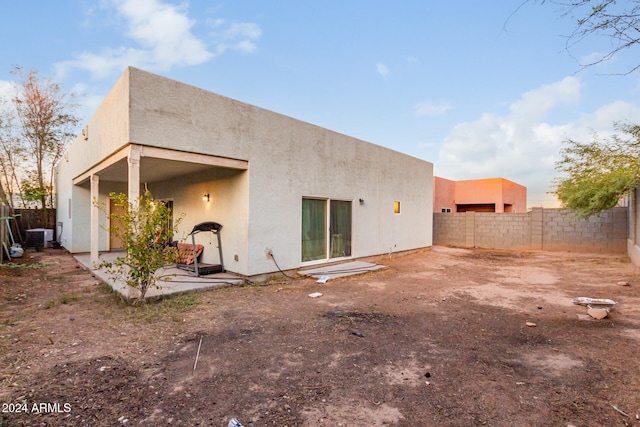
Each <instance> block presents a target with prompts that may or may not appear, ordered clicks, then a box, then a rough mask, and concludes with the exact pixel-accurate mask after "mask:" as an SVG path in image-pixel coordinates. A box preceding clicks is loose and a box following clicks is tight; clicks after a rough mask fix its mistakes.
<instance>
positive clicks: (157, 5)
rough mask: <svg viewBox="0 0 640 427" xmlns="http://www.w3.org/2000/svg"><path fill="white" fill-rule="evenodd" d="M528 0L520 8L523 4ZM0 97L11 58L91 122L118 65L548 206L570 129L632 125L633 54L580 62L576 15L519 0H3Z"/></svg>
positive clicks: (576, 132) (598, 49)
mask: <svg viewBox="0 0 640 427" xmlns="http://www.w3.org/2000/svg"><path fill="white" fill-rule="evenodd" d="M521 5H522V7H520V6H521ZM0 8H1V9H0V10H1V13H0V37H1V38H2V40H3V44H2V47H1V48H0V52H1V55H0V94H2V93H5V94H6V93H8V90H9V89H8V88H9V83H8V82H9V81H10V80H11V79H12V75H11V74H10V70H11V69H12V67H13V65H20V66H22V67H24V68H27V69H31V68H32V69H36V70H39V71H40V73H41V74H42V75H43V76H45V77H50V78H52V79H53V80H55V81H58V82H60V83H62V84H63V85H64V88H65V90H67V91H73V92H75V93H77V94H78V95H80V97H79V100H80V103H81V104H82V106H81V108H80V110H79V111H78V113H79V115H80V116H81V117H82V118H83V120H87V119H88V118H89V117H90V116H91V114H92V113H93V112H94V111H95V109H96V108H97V106H98V105H99V103H100V101H101V100H102V99H103V98H104V96H105V95H106V94H107V93H108V91H109V89H110V88H111V87H112V85H113V84H114V83H115V81H116V80H117V79H118V77H119V76H120V75H121V74H122V72H123V71H124V68H125V67H126V66H127V65H132V66H136V67H138V68H142V69H144V70H147V71H151V72H155V73H158V74H160V75H163V76H167V77H169V78H172V79H176V80H179V81H182V82H185V83H188V84H191V85H194V86H198V87H201V88H203V89H206V90H210V91H212V92H216V93H219V94H221V95H225V96H228V97H231V98H234V99H237V100H240V101H243V102H247V103H249V104H253V105H256V106H259V107H262V108H266V109H269V110H272V111H276V112H278V113H281V114H285V115H288V116H291V117H294V118H297V119H300V120H304V121H306V122H310V123H313V124H316V125H319V126H322V127H325V128H328V129H332V130H334V131H337V132H340V133H344V134H347V135H350V136H353V137H356V138H360V139H363V140H366V141H369V142H372V143H374V144H378V145H382V146H385V147H389V148H392V149H395V150H398V151H400V152H403V153H406V154H409V155H412V156H415V157H418V158H421V159H424V160H428V161H430V162H433V163H434V165H435V174H436V175H438V176H441V177H444V178H449V179H455V180H461V179H476V178H493V177H504V178H507V179H510V180H512V181H515V182H518V183H520V184H522V185H525V186H526V187H527V188H528V206H529V207H531V206H541V205H543V206H555V200H554V198H553V196H551V195H548V194H546V193H547V192H548V191H549V190H550V189H551V183H552V179H553V178H554V177H555V176H557V172H556V171H555V169H554V164H555V162H556V161H557V160H558V152H559V149H560V148H561V146H562V143H563V141H565V140H566V139H567V138H574V139H579V140H585V141H586V140H588V139H590V135H591V133H592V132H593V131H597V132H599V133H602V134H607V133H609V132H611V131H612V122H613V121H616V120H629V121H632V122H635V123H640V104H638V102H637V100H638V90H639V88H640V86H639V84H638V83H639V82H638V75H637V74H630V75H616V74H620V73H621V72H624V71H626V70H628V69H629V68H630V66H633V65H635V63H634V62H632V61H633V59H634V58H633V57H632V55H630V54H629V55H627V56H625V55H621V56H619V57H615V58H614V59H613V60H611V61H609V62H607V63H604V64H600V65H598V66H594V67H591V68H588V69H586V70H581V68H580V63H581V62H584V61H589V58H593V57H597V55H598V54H602V53H605V52H606V51H607V49H608V46H609V44H610V41H609V39H607V38H605V37H601V38H591V39H587V40H586V41H584V42H583V43H581V44H579V45H577V46H575V48H573V49H572V50H571V51H570V52H567V51H566V49H565V41H566V37H565V36H567V35H568V34H570V33H571V31H572V30H573V28H574V19H572V18H571V17H562V13H561V10H559V9H558V8H557V7H556V6H554V5H553V4H550V3H548V2H547V3H545V4H544V5H540V4H539V3H535V2H528V3H525V4H522V0H513V1H512V0H504V1H497V0H495V1H488V2H476V1H466V2H451V1H444V0H441V1H422V0H412V1H409V0H406V1H398V2H391V1H388V0H387V1H382V0H367V1H365V0H350V1H331V0H328V1H325V2H318V1H307V0H274V1H268V2H267V1H259V0H233V1H231V0H221V1H215V0H210V1H208V0H192V1H189V2H187V1H184V2H180V1H174V0H96V1H90V0H57V1H55V2H50V1H21V2H17V1H5V2H2V4H1V5H0Z"/></svg>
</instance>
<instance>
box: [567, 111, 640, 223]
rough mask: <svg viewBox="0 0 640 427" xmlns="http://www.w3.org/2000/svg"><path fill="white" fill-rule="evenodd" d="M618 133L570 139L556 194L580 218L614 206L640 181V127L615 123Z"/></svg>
mask: <svg viewBox="0 0 640 427" xmlns="http://www.w3.org/2000/svg"><path fill="white" fill-rule="evenodd" d="M614 127H615V129H616V131H617V132H618V133H619V134H614V135H613V136H611V137H609V138H601V137H599V136H598V135H597V134H594V136H593V139H592V141H591V142H588V143H582V142H578V141H574V140H569V141H567V145H566V146H565V147H564V148H563V149H562V150H561V152H560V154H561V155H562V159H561V160H560V161H559V162H558V163H557V164H556V169H557V170H559V171H560V172H562V173H564V175H563V177H561V178H557V179H556V190H555V191H554V194H555V195H556V196H557V197H558V199H559V200H560V201H561V202H562V204H563V206H565V207H567V208H569V209H571V210H573V211H575V212H576V214H577V215H578V216H579V217H581V218H588V217H590V216H592V215H594V214H598V213H600V212H602V211H603V210H606V209H610V208H613V207H615V206H616V205H617V204H618V202H619V201H620V199H621V198H622V197H624V196H625V195H627V194H629V192H630V191H631V190H633V189H634V188H636V187H637V186H638V184H639V183H640V126H637V125H632V124H623V123H616V124H615V125H614Z"/></svg>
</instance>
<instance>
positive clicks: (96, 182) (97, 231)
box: [90, 175, 100, 269]
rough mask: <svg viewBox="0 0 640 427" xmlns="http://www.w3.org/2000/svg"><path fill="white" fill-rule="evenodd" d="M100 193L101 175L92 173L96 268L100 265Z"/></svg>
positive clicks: (92, 216)
mask: <svg viewBox="0 0 640 427" xmlns="http://www.w3.org/2000/svg"><path fill="white" fill-rule="evenodd" d="M99 195H100V177H99V176H98V175H91V231H90V236H91V269H95V268H96V266H97V265H98V255H99V254H98V250H99V248H100V244H99V243H100V242H99V234H100V225H99V216H100V208H99V207H98V204H97V202H98V196H99Z"/></svg>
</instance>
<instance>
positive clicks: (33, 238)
mask: <svg viewBox="0 0 640 427" xmlns="http://www.w3.org/2000/svg"><path fill="white" fill-rule="evenodd" d="M52 241H53V230H51V229H48V228H33V229H31V230H27V236H26V242H25V244H26V246H27V248H47V247H49V246H51V242H52Z"/></svg>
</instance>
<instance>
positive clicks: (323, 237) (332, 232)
mask: <svg viewBox="0 0 640 427" xmlns="http://www.w3.org/2000/svg"><path fill="white" fill-rule="evenodd" d="M348 256H351V201H343V200H331V199H311V198H303V199H302V262H307V261H317V260H324V259H329V258H341V257H348Z"/></svg>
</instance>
